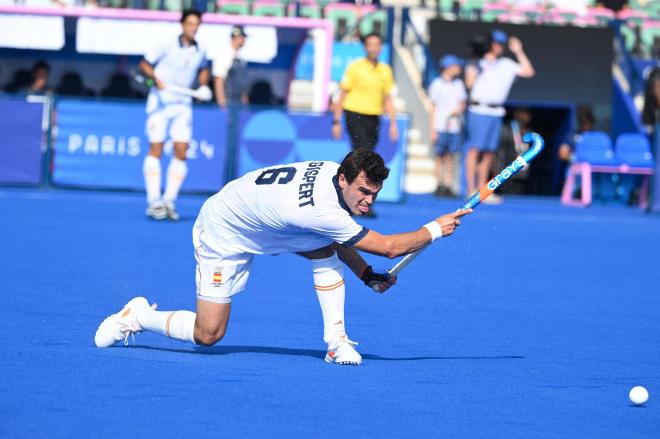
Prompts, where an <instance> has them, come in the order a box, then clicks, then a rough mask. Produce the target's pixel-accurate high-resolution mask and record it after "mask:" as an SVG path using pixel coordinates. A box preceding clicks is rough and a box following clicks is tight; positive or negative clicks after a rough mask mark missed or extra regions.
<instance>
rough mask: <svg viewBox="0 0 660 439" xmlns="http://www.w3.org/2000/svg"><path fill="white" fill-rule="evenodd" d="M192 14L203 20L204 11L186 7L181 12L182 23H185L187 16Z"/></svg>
mask: <svg viewBox="0 0 660 439" xmlns="http://www.w3.org/2000/svg"><path fill="white" fill-rule="evenodd" d="M191 15H194V16H195V17H197V18H198V19H199V21H202V13H201V12H199V11H198V10H197V9H184V10H183V11H182V12H181V20H179V22H180V23H183V22H184V21H186V18H188V17H190V16H191Z"/></svg>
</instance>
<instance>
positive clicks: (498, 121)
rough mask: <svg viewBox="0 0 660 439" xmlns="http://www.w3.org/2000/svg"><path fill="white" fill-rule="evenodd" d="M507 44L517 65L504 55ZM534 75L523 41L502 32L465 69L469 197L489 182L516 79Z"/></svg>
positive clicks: (493, 198) (492, 198)
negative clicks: (474, 63) (476, 62)
mask: <svg viewBox="0 0 660 439" xmlns="http://www.w3.org/2000/svg"><path fill="white" fill-rule="evenodd" d="M507 43H508V46H509V50H511V52H513V55H514V56H515V57H516V59H517V62H516V61H513V60H512V59H510V58H506V57H504V56H503V55H504V50H505V48H506V45H507ZM534 74H535V72H534V67H533V66H532V63H531V62H530V61H529V59H528V58H527V55H526V54H525V52H524V51H523V45H522V42H521V41H520V40H519V39H518V38H515V37H511V38H510V39H509V37H508V36H507V34H505V33H504V32H502V31H501V30H494V31H493V32H492V33H491V34H490V39H489V46H488V51H487V52H486V54H485V55H484V56H483V58H482V59H481V60H480V61H479V63H478V65H477V66H474V65H471V66H468V67H467V68H466V72H465V84H466V86H467V88H468V89H470V90H471V94H470V106H469V108H468V114H467V133H468V140H467V142H466V143H467V146H468V148H469V149H468V154H467V158H466V174H467V188H468V195H469V196H470V195H472V194H473V193H475V192H476V191H477V189H478V188H480V187H482V186H483V185H485V184H486V182H487V181H488V177H489V175H490V171H491V167H492V165H493V161H494V159H495V152H496V151H497V147H498V143H499V139H500V131H501V129H502V118H503V116H504V114H505V111H504V107H503V106H502V104H504V101H506V99H507V96H508V95H509V91H510V90H511V86H512V85H513V82H514V80H515V79H516V77H518V76H519V77H522V78H531V77H533V76H534ZM484 202H485V203H489V204H499V203H501V202H502V199H501V198H500V197H499V196H497V195H496V194H493V195H491V196H490V197H488V198H486V199H485V200H484Z"/></svg>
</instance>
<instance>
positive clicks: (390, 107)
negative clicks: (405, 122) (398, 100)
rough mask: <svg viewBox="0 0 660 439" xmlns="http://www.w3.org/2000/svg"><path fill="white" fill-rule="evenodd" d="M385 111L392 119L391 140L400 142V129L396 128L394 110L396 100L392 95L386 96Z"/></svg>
mask: <svg viewBox="0 0 660 439" xmlns="http://www.w3.org/2000/svg"><path fill="white" fill-rule="evenodd" d="M384 103H385V111H386V112H387V115H388V116H389V119H390V140H391V141H392V142H396V141H397V140H399V129H398V127H397V126H396V110H395V109H394V99H392V95H391V94H390V93H388V94H386V95H385V102H384Z"/></svg>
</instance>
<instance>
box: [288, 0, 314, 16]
mask: <svg viewBox="0 0 660 439" xmlns="http://www.w3.org/2000/svg"><path fill="white" fill-rule="evenodd" d="M287 8H288V11H289V17H295V16H296V4H295V3H293V2H291V3H289V5H288V7H287ZM299 14H300V16H301V17H305V18H322V17H323V9H322V8H321V7H320V6H319V5H318V4H316V3H315V2H311V3H307V2H300V12H299Z"/></svg>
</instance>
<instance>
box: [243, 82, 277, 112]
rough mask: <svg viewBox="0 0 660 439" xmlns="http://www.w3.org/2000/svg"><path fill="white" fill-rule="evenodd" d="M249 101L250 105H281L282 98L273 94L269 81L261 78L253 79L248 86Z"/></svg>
mask: <svg viewBox="0 0 660 439" xmlns="http://www.w3.org/2000/svg"><path fill="white" fill-rule="evenodd" d="M249 102H250V104H251V105H265V106H273V105H282V99H280V98H278V97H277V96H275V93H273V87H272V85H271V84H270V82H268V81H266V80H263V79H261V80H259V81H255V82H254V84H252V87H250V93H249Z"/></svg>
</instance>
